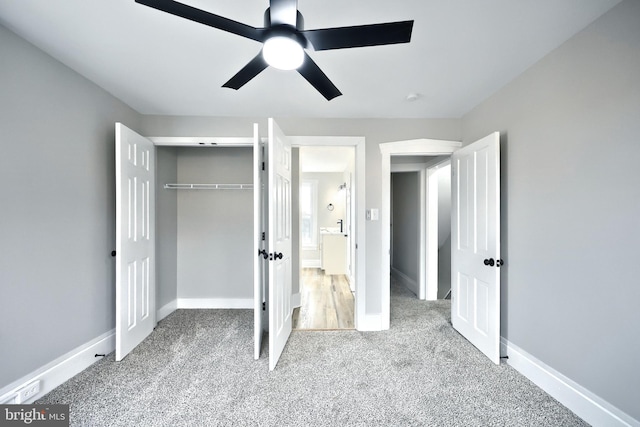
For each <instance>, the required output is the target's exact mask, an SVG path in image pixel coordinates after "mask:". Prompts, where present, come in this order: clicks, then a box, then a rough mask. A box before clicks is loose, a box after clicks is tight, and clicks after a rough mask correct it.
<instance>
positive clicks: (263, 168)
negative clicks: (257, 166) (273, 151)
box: [262, 162, 264, 170]
mask: <svg viewBox="0 0 640 427" xmlns="http://www.w3.org/2000/svg"><path fill="white" fill-rule="evenodd" d="M262 170H264V162H262Z"/></svg>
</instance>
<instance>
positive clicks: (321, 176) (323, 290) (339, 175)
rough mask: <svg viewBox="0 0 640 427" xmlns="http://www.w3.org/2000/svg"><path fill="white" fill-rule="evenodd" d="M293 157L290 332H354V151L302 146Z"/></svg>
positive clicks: (353, 148) (340, 147) (349, 147)
mask: <svg viewBox="0 0 640 427" xmlns="http://www.w3.org/2000/svg"><path fill="white" fill-rule="evenodd" d="M295 150H296V149H294V152H295ZM297 156H298V166H299V167H298V170H299V181H298V186H297V187H298V191H297V193H298V196H299V197H298V198H299V202H298V208H299V212H298V215H297V217H298V221H299V225H298V230H299V242H300V251H299V257H300V262H299V273H300V274H299V290H300V292H299V301H298V302H299V303H298V304H297V305H298V308H296V309H295V310H294V317H293V322H294V325H293V328H294V329H297V330H336V329H354V327H355V322H354V312H355V295H354V291H355V276H356V274H355V265H356V260H355V254H356V252H355V250H354V249H353V247H354V246H355V239H354V235H353V232H354V231H355V227H354V224H355V220H356V218H355V212H356V208H355V201H356V198H355V197H352V193H353V191H354V189H355V185H354V175H355V172H356V171H355V163H356V162H355V157H356V148H355V147H353V146H302V147H299V148H298V149H297ZM294 157H295V153H294ZM294 190H295V189H294ZM294 215H295V214H294Z"/></svg>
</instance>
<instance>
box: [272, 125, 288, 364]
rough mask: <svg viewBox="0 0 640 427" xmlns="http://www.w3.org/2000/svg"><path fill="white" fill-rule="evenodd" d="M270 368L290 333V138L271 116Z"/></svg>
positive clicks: (276, 359) (275, 362) (276, 360)
mask: <svg viewBox="0 0 640 427" xmlns="http://www.w3.org/2000/svg"><path fill="white" fill-rule="evenodd" d="M268 145H269V148H268V156H267V157H268V168H267V169H268V175H269V185H268V188H269V197H268V199H269V203H268V204H269V209H268V210H269V213H268V219H269V226H268V229H269V231H268V233H267V240H268V242H269V295H268V300H269V370H273V369H274V368H275V367H276V364H277V363H278V359H279V358H280V355H281V354H282V350H283V349H284V346H285V345H286V344H287V340H288V339H289V335H290V334H291V316H292V307H291V142H290V141H289V139H288V138H287V137H286V136H285V135H284V133H283V132H282V130H280V128H279V127H278V125H277V124H276V123H275V121H274V120H273V119H269V139H268Z"/></svg>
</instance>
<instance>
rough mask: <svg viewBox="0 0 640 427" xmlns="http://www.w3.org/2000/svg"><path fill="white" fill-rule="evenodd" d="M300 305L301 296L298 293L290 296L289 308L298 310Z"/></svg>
mask: <svg viewBox="0 0 640 427" xmlns="http://www.w3.org/2000/svg"><path fill="white" fill-rule="evenodd" d="M301 305H302V295H301V294H300V292H298V293H297V294H293V295H291V307H292V308H298V307H300V306H301Z"/></svg>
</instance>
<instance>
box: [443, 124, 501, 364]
mask: <svg viewBox="0 0 640 427" xmlns="http://www.w3.org/2000/svg"><path fill="white" fill-rule="evenodd" d="M451 210H452V212H451V214H452V227H451V240H452V248H451V268H452V274H451V278H452V294H451V300H452V304H451V322H452V323H453V327H454V328H455V329H457V330H458V331H459V332H460V333H461V334H462V335H463V336H464V337H465V338H467V339H468V340H469V341H470V342H471V343H472V344H474V345H475V346H476V347H478V349H480V350H481V351H482V352H483V353H485V354H486V355H487V357H489V359H491V360H492V361H493V362H494V363H496V364H497V363H500V262H499V260H500V136H499V134H498V133H497V132H496V133H493V134H491V135H489V136H487V137H485V138H483V139H481V140H479V141H476V142H474V143H473V144H470V145H468V146H466V147H463V148H461V149H460V150H458V151H456V152H454V153H453V155H452V209H451ZM485 260H487V264H486V263H485ZM491 260H492V261H491ZM490 261H491V262H490Z"/></svg>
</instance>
